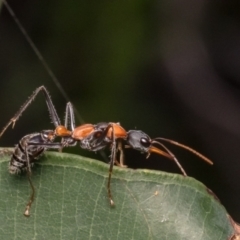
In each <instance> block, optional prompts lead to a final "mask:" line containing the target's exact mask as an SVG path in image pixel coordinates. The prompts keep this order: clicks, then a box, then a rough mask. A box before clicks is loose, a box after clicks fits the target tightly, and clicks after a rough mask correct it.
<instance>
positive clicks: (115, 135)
mask: <svg viewBox="0 0 240 240" xmlns="http://www.w3.org/2000/svg"><path fill="white" fill-rule="evenodd" d="M68 119H70V124H69V125H70V128H71V134H70V135H69V136H68V137H66V130H67V127H68V122H67V120H68ZM74 119H75V118H74V111H73V107H72V105H71V103H70V102H68V103H67V108H66V116H65V128H66V130H65V131H63V132H64V133H65V136H62V137H63V138H62V144H63V146H64V147H67V146H74V145H76V143H77V142H79V143H80V147H81V148H83V149H87V150H89V151H99V150H102V149H104V148H106V147H107V146H109V145H111V155H110V167H109V176H108V184H107V189H108V198H109V201H110V204H111V205H112V206H113V205H114V202H113V200H112V194H111V188H110V183H111V176H112V171H113V165H114V163H115V164H116V165H119V166H121V167H126V165H124V153H123V148H132V149H135V150H137V151H140V152H141V153H146V154H147V158H148V157H149V156H150V154H151V153H157V154H159V155H163V156H164V157H167V158H169V159H171V160H174V161H175V163H176V164H177V166H178V167H179V169H180V170H181V172H182V173H183V175H184V176H187V174H186V172H185V170H184V169H183V167H182V166H181V164H180V163H179V162H178V160H177V158H176V157H175V156H174V154H173V153H172V152H171V151H170V150H169V149H168V148H167V147H166V146H165V145H164V144H162V143H161V142H160V141H165V142H169V143H171V144H174V145H177V146H179V147H182V148H184V149H186V150H188V151H190V152H192V153H193V154H195V155H197V156H198V157H200V158H202V159H203V160H204V161H206V162H207V163H209V164H211V165H212V164H213V162H212V161H211V160H209V159H208V158H207V157H205V156H204V155H202V154H201V153H199V152H197V151H196V150H194V149H192V148H190V147H188V146H186V145H184V144H181V143H178V142H176V141H173V140H171V139H166V138H155V139H151V138H150V137H149V136H148V135H147V134H146V133H144V132H143V131H140V130H129V131H128V132H127V131H126V130H125V129H124V128H123V127H122V126H121V125H120V124H119V123H112V122H110V123H107V122H101V123H98V124H95V125H93V124H84V125H80V126H78V127H75V120H74ZM56 134H57V136H60V137H61V132H56ZM124 143H126V144H127V145H123V144H124ZM154 144H155V145H159V146H161V147H162V148H163V149H164V150H165V151H162V150H161V149H159V148H157V147H155V146H154ZM117 151H119V152H120V162H118V160H116V152H117Z"/></svg>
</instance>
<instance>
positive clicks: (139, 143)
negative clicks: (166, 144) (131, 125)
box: [127, 130, 172, 159]
mask: <svg viewBox="0 0 240 240" xmlns="http://www.w3.org/2000/svg"><path fill="white" fill-rule="evenodd" d="M127 143H128V144H129V145H130V147H131V148H133V149H135V150H137V151H140V152H142V153H147V154H148V156H149V155H150V154H151V153H157V154H159V155H162V156H165V157H167V158H170V159H172V156H170V155H169V154H168V153H167V152H165V151H162V150H161V149H159V148H157V147H155V146H153V144H157V142H156V141H155V140H152V139H151V138H150V137H149V136H148V135H147V134H146V133H144V132H142V131H139V130H130V131H129V132H128V137H127Z"/></svg>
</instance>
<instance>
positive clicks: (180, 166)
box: [154, 141, 187, 177]
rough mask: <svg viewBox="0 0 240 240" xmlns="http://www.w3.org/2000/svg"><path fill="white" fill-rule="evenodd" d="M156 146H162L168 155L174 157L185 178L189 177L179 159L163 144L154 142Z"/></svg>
mask: <svg viewBox="0 0 240 240" xmlns="http://www.w3.org/2000/svg"><path fill="white" fill-rule="evenodd" d="M154 142H155V143H156V144H159V145H160V146H162V147H163V148H164V149H165V150H166V151H167V152H168V153H169V155H170V156H171V157H172V159H173V161H174V162H175V163H176V164H177V166H178V167H179V169H180V170H181V172H182V174H183V176H185V177H186V176H187V173H186V172H185V170H184V169H183V167H182V165H181V164H180V162H179V161H178V160H177V158H176V157H175V155H174V154H173V153H172V152H171V151H170V150H169V149H168V148H167V147H166V146H165V145H164V144H162V143H161V142H157V141H154Z"/></svg>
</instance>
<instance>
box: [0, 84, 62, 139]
mask: <svg viewBox="0 0 240 240" xmlns="http://www.w3.org/2000/svg"><path fill="white" fill-rule="evenodd" d="M41 91H42V92H43V94H44V96H45V100H46V103H47V107H48V111H49V113H50V118H51V120H52V122H53V124H54V126H55V127H57V126H59V125H60V124H61V123H60V119H59V117H58V115H57V112H56V110H55V107H54V105H53V103H52V100H51V97H50V95H49V93H48V91H47V89H46V88H45V87H44V86H41V87H38V88H37V89H36V90H35V91H34V92H33V94H32V95H31V96H30V97H29V98H28V100H27V101H26V102H25V103H24V104H23V106H22V107H21V108H20V109H19V110H18V111H17V113H16V114H15V115H14V117H13V118H11V120H10V121H9V122H8V123H7V124H6V126H5V127H4V128H3V130H2V131H1V132H0V137H1V136H2V135H3V134H4V132H5V131H6V130H7V128H8V127H9V126H10V125H11V124H12V127H14V125H15V123H16V121H17V120H18V119H19V117H20V116H21V115H22V113H23V112H24V111H25V110H26V109H27V108H28V106H29V105H30V104H31V103H32V101H33V100H34V99H35V97H36V96H37V95H38V93H39V92H41Z"/></svg>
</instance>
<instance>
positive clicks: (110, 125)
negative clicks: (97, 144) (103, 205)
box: [107, 123, 116, 206]
mask: <svg viewBox="0 0 240 240" xmlns="http://www.w3.org/2000/svg"><path fill="white" fill-rule="evenodd" d="M110 128H112V148H111V156H110V167H109V174H108V184H107V189H108V198H109V201H110V204H111V206H113V205H114V202H113V200H112V193H111V177H112V171H113V165H114V162H115V159H116V140H115V133H114V127H113V125H112V124H111V123H110V124H109V126H108V127H107V129H110Z"/></svg>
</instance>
